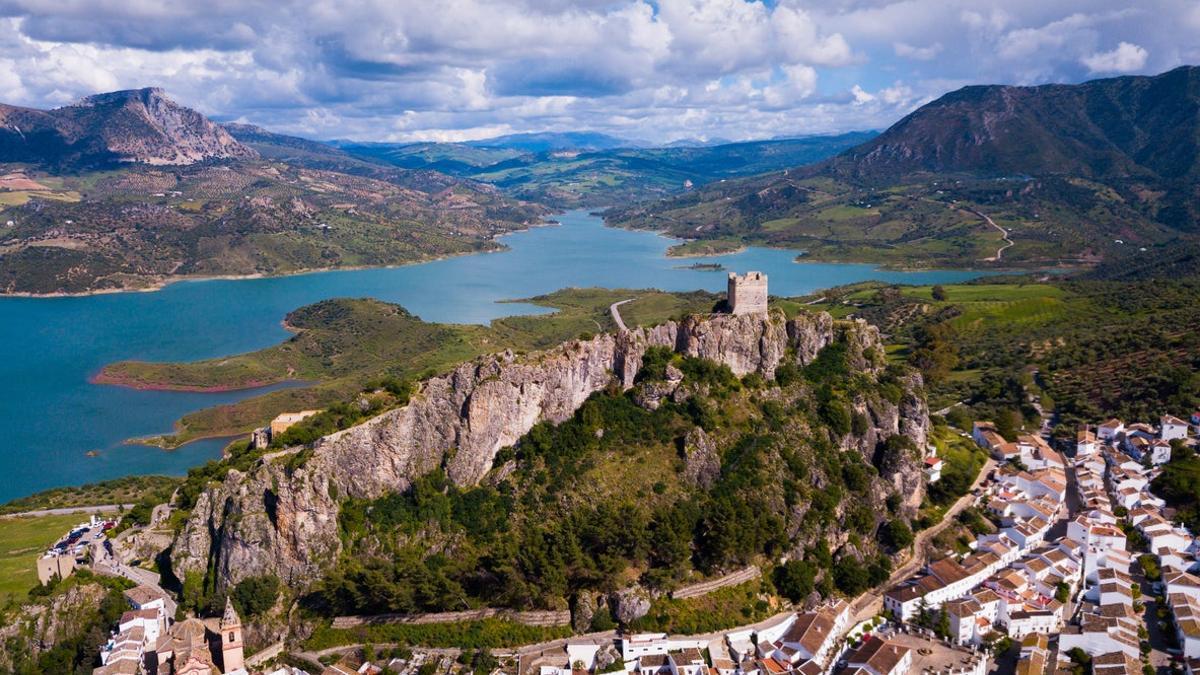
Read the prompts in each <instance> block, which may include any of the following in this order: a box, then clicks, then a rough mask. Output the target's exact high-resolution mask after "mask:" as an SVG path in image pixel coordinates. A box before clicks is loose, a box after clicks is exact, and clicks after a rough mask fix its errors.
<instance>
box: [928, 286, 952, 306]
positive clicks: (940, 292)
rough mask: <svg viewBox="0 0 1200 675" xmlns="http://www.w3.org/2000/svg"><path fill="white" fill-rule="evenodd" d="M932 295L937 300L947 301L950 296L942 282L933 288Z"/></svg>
mask: <svg viewBox="0 0 1200 675" xmlns="http://www.w3.org/2000/svg"><path fill="white" fill-rule="evenodd" d="M930 295H932V296H933V299H934V300H937V301H938V302H945V301H946V298H947V297H949V296H947V295H946V289H945V288H944V287H942V285H941V284H938V285H937V286H934V287H933V290H932V291H931V292H930Z"/></svg>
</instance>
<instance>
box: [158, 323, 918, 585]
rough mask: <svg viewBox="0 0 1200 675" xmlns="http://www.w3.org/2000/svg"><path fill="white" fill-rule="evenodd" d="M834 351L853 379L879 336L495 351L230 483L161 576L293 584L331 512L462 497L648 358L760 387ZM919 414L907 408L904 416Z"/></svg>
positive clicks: (316, 555) (214, 492)
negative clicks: (706, 365)
mask: <svg viewBox="0 0 1200 675" xmlns="http://www.w3.org/2000/svg"><path fill="white" fill-rule="evenodd" d="M835 339H838V340H845V341H846V343H847V345H849V346H850V350H849V351H850V358H851V359H852V360H854V362H855V363H858V364H859V365H860V366H861V367H862V368H868V369H869V368H875V367H877V366H878V365H881V361H882V350H881V349H879V347H878V334H877V332H875V331H874V330H873V329H871V328H870V327H868V326H867V325H866V324H864V323H861V322H851V323H839V324H835V323H834V322H833V320H832V319H831V318H830V317H829V315H827V314H814V315H808V314H805V315H800V316H798V317H796V318H794V319H791V320H788V319H785V318H784V317H783V315H782V314H779V313H773V314H771V315H767V316H728V315H719V316H710V317H689V318H687V319H684V320H683V321H680V322H667V323H664V324H662V325H659V326H655V327H653V328H638V329H636V330H630V331H622V332H621V333H618V334H616V335H609V334H604V335H599V336H597V337H594V338H592V339H589V340H576V341H572V342H568V343H565V344H563V345H560V346H559V347H557V348H554V349H551V350H548V351H544V352H539V353H535V354H530V355H527V356H518V355H516V354H513V353H512V352H503V353H500V354H495V355H491V356H486V357H481V358H478V359H475V360H473V361H470V362H467V363H463V364H461V365H460V366H458V367H457V368H455V369H454V370H453V371H452V372H450V373H448V374H446V375H442V376H439V377H434V378H432V379H430V380H428V381H426V382H425V383H424V384H423V386H422V387H421V389H420V391H419V392H418V393H417V394H416V395H415V396H414V397H413V399H412V401H411V402H410V403H409V404H408V405H407V406H405V407H403V408H399V409H396V410H392V411H389V412H386V413H384V414H382V415H379V416H377V417H375V418H373V419H371V420H369V421H367V422H364V423H363V424H360V425H358V426H355V427H352V428H350V429H346V430H345V431H341V432H338V433H335V434H333V435H330V436H328V437H325V438H322V439H320V440H319V441H317V442H316V443H315V444H314V445H313V447H311V448H308V449H304V450H303V453H304V454H303V455H302V457H303V458H304V461H302V462H301V461H298V459H299V458H297V457H294V456H293V455H294V454H295V453H296V452H299V451H300V449H292V451H291V452H292V454H287V453H284V454H283V455H282V456H278V457H272V458H269V459H264V460H263V461H262V462H260V463H259V464H257V465H256V466H254V467H252V468H251V469H250V470H249V471H248V472H247V473H242V472H239V471H230V472H229V474H228V475H227V476H226V477H225V479H224V481H223V482H222V483H221V484H220V485H217V486H214V487H212V488H210V489H209V490H207V491H206V492H205V493H204V494H202V495H201V496H200V498H199V500H198V501H197V504H196V506H195V508H194V509H193V511H192V514H191V517H190V518H189V520H188V522H187V523H186V525H185V526H184V528H183V530H182V532H181V533H180V534H179V535H178V537H177V538H176V540H175V542H174V545H173V548H172V567H173V571H174V572H175V574H176V575H177V576H178V577H179V578H180V579H184V578H186V577H189V576H192V575H200V576H204V575H205V574H213V575H215V576H214V578H212V579H211V580H210V581H212V582H213V583H215V586H216V588H218V589H223V588H225V587H227V586H228V585H229V584H231V583H236V582H237V581H239V580H241V579H243V578H246V577H248V576H252V575H256V574H263V573H273V574H276V575H277V576H279V577H280V579H282V580H283V581H284V582H285V583H287V584H289V585H291V586H294V587H302V586H305V585H307V584H308V583H310V582H311V581H312V580H314V579H316V578H318V575H319V573H320V572H321V570H323V569H324V568H325V567H327V566H328V565H329V564H330V563H332V562H333V561H334V560H335V558H336V556H337V555H338V553H339V551H340V549H341V544H340V541H339V539H338V524H337V519H338V509H339V506H338V505H339V502H340V500H342V499H345V498H347V497H354V498H362V499H374V498H378V497H381V496H383V495H386V494H389V493H393V492H396V491H402V490H404V489H406V488H407V487H408V486H409V485H410V483H411V481H412V479H413V478H415V477H417V476H420V475H422V474H425V473H428V472H430V471H433V470H434V469H438V468H442V469H444V470H445V471H446V474H447V476H448V477H449V478H450V480H452V481H453V482H454V483H456V484H458V485H474V484H476V483H478V482H479V481H480V480H481V479H483V477H484V476H485V474H487V473H488V472H489V471H490V470H491V469H492V467H493V463H494V460H495V458H496V455H497V453H498V452H499V451H500V450H501V449H502V448H504V447H506V446H511V445H513V444H514V443H516V442H517V441H518V440H519V439H520V438H521V436H523V435H524V434H525V433H526V432H528V431H529V430H530V428H532V427H533V425H534V424H536V423H538V422H540V421H543V420H548V421H551V422H555V423H558V422H562V421H563V420H566V419H568V418H569V417H570V416H571V415H572V414H574V412H575V411H576V410H577V409H578V408H579V407H580V406H581V405H582V404H583V402H584V401H585V400H586V399H587V398H588V397H589V396H591V395H592V394H593V393H595V392H597V391H600V390H602V389H604V388H605V387H608V386H610V385H613V384H615V385H617V386H620V387H623V388H625V389H628V388H630V387H632V386H633V384H634V377H635V376H636V374H637V373H638V370H639V369H640V368H641V364H642V358H643V355H644V354H645V352H646V350H647V349H648V348H649V347H651V346H655V345H662V346H668V347H671V348H672V349H674V350H675V351H677V352H679V353H681V354H686V355H689V356H696V357H702V358H706V359H711V360H713V361H717V362H720V363H723V364H725V365H727V366H729V368H730V369H731V370H732V371H733V372H734V373H736V374H738V375H744V374H747V373H751V372H757V373H760V374H762V375H763V376H764V377H767V378H770V377H773V375H774V373H775V370H776V368H778V366H779V365H780V364H781V363H782V362H783V361H784V359H789V358H790V359H794V360H795V361H796V362H798V363H800V364H806V363H808V362H811V361H812V360H813V359H814V358H816V355H817V353H818V352H819V351H820V350H821V349H822V348H823V347H825V346H826V345H828V344H829V343H830V342H832V341H833V340H835ZM923 405H924V403H923V402H920V404H919V405H918V404H915V403H914V404H911V405H909V406H908V408H909V410H908V412H920V411H923ZM893 412H894V413H895V415H894V418H889V419H887V420H881V421H880V424H879V426H882V427H884V428H885V429H886V430H887V431H892V430H893V429H896V430H899V429H900V428H901V425H902V424H910V425H911V424H913V423H912V422H907V421H902V420H901V417H902V414H901V412H900V411H899V409H897V410H896V411H893ZM917 424H918V426H920V425H921V424H927V420H926V421H924V422H920V423H917ZM892 432H893V433H897V432H898V431H892ZM700 445H702V444H700ZM710 450H711V448H710ZM710 459H712V458H708V459H705V460H704V462H702V463H700V464H697V470H696V476H695V478H696V480H697V481H698V482H703V481H704V480H706V479H707V478H708V475H709V474H710V473H712V470H711V469H712V467H711V466H709V465H710V464H711V461H709V460H710ZM718 466H719V465H718Z"/></svg>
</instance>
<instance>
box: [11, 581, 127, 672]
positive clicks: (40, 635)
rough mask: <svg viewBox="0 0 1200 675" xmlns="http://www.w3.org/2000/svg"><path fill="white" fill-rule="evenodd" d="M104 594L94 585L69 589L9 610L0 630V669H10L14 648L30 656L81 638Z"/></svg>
mask: <svg viewBox="0 0 1200 675" xmlns="http://www.w3.org/2000/svg"><path fill="white" fill-rule="evenodd" d="M106 593H107V592H106V591H105V589H104V587H103V586H101V585H100V584H98V583H95V582H87V583H80V584H76V585H73V586H71V587H70V588H68V589H67V590H66V591H65V592H63V593H60V594H58V595H55V596H54V597H52V598H50V599H48V600H42V601H40V602H32V603H29V604H25V605H23V606H21V607H19V608H16V609H13V610H11V611H10V613H9V615H8V616H7V617H6V621H5V625H4V626H3V627H0V670H3V671H5V672H9V671H12V670H13V665H14V663H13V659H14V656H15V654H14V653H13V652H11V651H10V650H11V649H13V648H14V647H16V648H19V649H27V650H28V653H29V654H30V656H32V657H34V658H36V657H37V656H38V655H39V654H42V653H43V652H46V651H49V650H50V649H53V648H54V647H55V646H56V645H58V644H59V643H61V642H64V641H66V640H71V639H75V638H78V637H80V636H82V635H83V633H84V630H85V629H86V628H87V625H88V621H89V619H90V618H91V616H92V615H93V614H94V612H95V610H96V607H97V606H98V605H99V604H100V602H101V600H103V599H104V596H105V595H106Z"/></svg>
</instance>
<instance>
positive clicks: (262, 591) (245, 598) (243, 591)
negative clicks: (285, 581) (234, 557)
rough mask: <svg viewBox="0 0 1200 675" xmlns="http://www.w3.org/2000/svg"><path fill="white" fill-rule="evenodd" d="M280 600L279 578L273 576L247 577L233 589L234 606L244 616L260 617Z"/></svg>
mask: <svg viewBox="0 0 1200 675" xmlns="http://www.w3.org/2000/svg"><path fill="white" fill-rule="evenodd" d="M278 599H279V578H278V577H276V576H275V575H273V574H265V575H262V576H255V577H246V578H245V579H243V580H241V581H240V582H238V584H237V585H236V586H234V587H233V604H234V605H236V606H237V609H238V611H239V612H241V614H242V615H244V616H248V617H254V616H258V615H259V614H262V613H263V612H265V611H267V610H269V609H271V608H272V607H274V606H275V601H276V600H278Z"/></svg>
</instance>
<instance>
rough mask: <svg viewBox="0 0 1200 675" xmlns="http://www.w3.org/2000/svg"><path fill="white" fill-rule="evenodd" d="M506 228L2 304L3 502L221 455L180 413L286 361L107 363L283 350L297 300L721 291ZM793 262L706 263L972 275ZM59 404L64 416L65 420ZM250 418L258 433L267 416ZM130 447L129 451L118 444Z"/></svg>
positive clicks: (638, 252)
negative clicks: (248, 364) (424, 244)
mask: <svg viewBox="0 0 1200 675" xmlns="http://www.w3.org/2000/svg"><path fill="white" fill-rule="evenodd" d="M508 235H512V236H511V237H509V236H508ZM502 236H503V237H504V238H499V239H498V241H497V242H496V244H495V245H492V246H489V249H491V250H489V251H479V252H480V253H483V252H499V251H504V255H495V256H492V255H479V256H475V255H455V256H443V257H442V259H440V260H438V261H433V262H428V263H427V264H418V263H406V264H404V265H394V266H386V267H387V269H378V268H376V267H371V268H359V269H357V270H350V269H346V268H337V269H335V270H334V271H337V272H344V273H343V274H333V273H329V274H326V273H324V272H325V271H306V272H296V273H289V274H287V275H275V276H277V277H280V278H274V279H270V280H268V279H264V278H263V277H264V275H239V277H240V278H238V281H242V282H243V283H237V284H234V283H216V284H205V283H195V284H188V283H177V282H179V281H189V280H192V279H194V277H193V278H180V279H172V280H170V283H166V284H165V285H166V286H168V287H169V288H168V289H167V290H164V291H163V292H162V293H148V292H144V291H145V290H146V289H138V290H139V291H140V292H127V293H114V292H112V291H108V293H109V294H110V296H111V297H105V298H102V299H100V298H85V297H84V298H76V299H74V300H71V301H63V302H34V301H13V302H3V301H2V300H0V341H2V342H3V344H4V346H5V348H6V350H7V354H8V355H9V358H8V359H6V360H5V364H4V365H3V367H0V377H4V378H5V379H6V381H8V382H10V383H12V386H11V387H10V388H9V391H8V392H7V397H6V399H5V403H6V410H7V413H6V414H5V415H3V416H0V433H2V434H4V435H5V437H6V439H7V440H8V444H7V445H8V446H9V447H10V448H11V449H12V451H11V452H9V453H8V454H6V455H5V457H6V460H7V461H8V462H9V467H10V470H9V473H8V476H7V477H6V480H5V481H3V482H0V499H5V498H15V497H19V496H22V495H24V494H28V493H33V492H37V491H39V490H42V489H46V488H50V487H55V486H61V485H77V484H82V483H88V482H95V481H98V480H107V479H110V478H116V477H119V476H128V475H141V474H162V473H168V474H171V475H179V474H182V473H185V472H186V470H187V469H188V468H189V467H192V466H197V465H200V464H203V463H204V462H205V461H208V460H209V459H211V458H212V457H214V456H217V455H218V454H219V451H220V447H218V446H219V445H221V444H223V443H224V442H225V441H223V440H205V439H208V438H210V437H211V438H212V439H224V438H227V436H228V433H229V428H228V427H226V428H224V429H222V430H220V432H219V433H213V434H205V431H206V430H207V427H206V428H203V429H202V428H197V429H195V430H191V429H184V428H183V427H178V426H174V425H173V422H178V421H179V420H181V419H183V418H185V417H187V416H188V415H190V414H192V413H194V412H196V411H199V410H203V409H214V408H218V409H219V408H225V407H229V408H230V410H234V409H238V410H243V409H249V408H247V407H246V406H250V407H253V406H254V405H257V404H256V403H243V402H244V401H249V400H251V399H254V398H257V397H258V396H260V395H262V394H264V393H266V392H268V391H270V389H271V388H272V387H267V388H257V387H255V386H254V385H258V384H266V383H269V382H273V383H274V386H276V387H278V386H281V385H280V383H278V382H275V380H276V379H277V378H279V377H284V376H285V372H284V371H286V363H288V361H287V360H286V359H285V360H284V361H282V362H280V364H281V365H280V367H279V368H278V370H279V372H275V370H273V369H272V370H264V371H255V370H247V371H229V372H227V373H226V376H227V377H226V378H225V379H220V378H211V379H210V378H208V377H200V378H193V379H191V380H190V381H189V380H180V382H181V383H182V384H183V386H174V385H172V382H170V381H169V380H170V379H171V378H169V377H166V376H163V375H161V374H159V373H158V372H156V371H154V370H152V369H141V368H129V369H115V368H114V369H109V370H107V371H105V370H103V369H104V367H105V366H106V365H112V364H117V363H120V362H123V361H143V362H147V363H174V362H192V361H209V360H213V359H220V358H224V357H227V356H228V355H233V354H244V353H249V352H254V351H258V350H261V349H265V348H267V347H271V346H274V345H276V344H283V343H284V342H285V341H286V340H287V339H288V336H289V334H290V333H292V332H293V331H294V327H292V326H288V325H286V320H285V317H286V316H287V314H288V312H291V311H292V310H294V309H296V308H297V307H304V306H307V305H311V304H313V303H318V302H321V301H324V300H328V299H333V298H375V299H378V300H379V301H382V302H387V303H392V304H396V305H400V306H403V307H405V308H406V309H408V311H409V312H410V313H411V314H413V315H414V316H416V317H418V318H420V319H421V320H423V321H426V322H433V323H447V324H451V323H453V324H471V325H486V324H488V323H490V322H492V321H495V320H496V319H498V318H501V317H508V316H514V315H526V314H528V315H536V314H542V313H545V312H547V311H552V310H545V309H544V308H542V307H536V306H535V305H526V304H523V303H522V304H510V302H504V301H506V300H508V301H512V302H521V300H520V299H525V300H524V302H529V299H532V298H535V297H537V296H540V295H546V294H550V293H553V292H554V291H555V290H556V289H561V288H568V287H575V288H658V289H662V290H664V291H668V292H688V291H695V290H705V291H709V292H722V291H724V287H725V279H724V278H723V276H724V275H722V274H719V273H717V274H714V273H712V272H711V271H708V270H706V269H678V268H679V267H681V261H679V260H676V259H670V258H668V257H667V256H666V255H665V251H666V249H667V248H668V247H669V246H671V245H673V244H675V243H678V242H679V240H678V239H676V238H674V237H669V236H662V235H660V234H658V233H650V232H648V231H645V230H642V231H640V232H639V231H635V230H628V229H625V228H616V227H607V226H605V225H604V224H603V223H602V222H601V220H600V219H599V218H597V217H595V216H590V215H588V214H586V213H583V212H581V211H579V210H576V211H569V212H567V213H565V214H562V215H557V214H555V215H551V216H547V217H546V218H545V220H544V221H542V222H539V223H537V224H536V225H533V226H530V227H527V228H526V229H525V230H524V231H513V232H506V233H505V234H504V235H502ZM794 255H795V252H794V251H790V252H786V251H780V250H775V249H767V248H760V247H748V248H747V249H746V250H745V251H744V252H742V253H741V254H739V255H736V256H724V257H717V258H710V259H708V260H709V261H712V262H720V263H722V264H723V265H724V266H725V268H726V269H728V270H731V271H733V270H736V271H738V272H739V273H741V272H743V271H746V270H760V271H762V272H764V273H766V274H769V275H771V286H772V290H773V292H774V294H776V295H778V296H780V297H784V296H789V297H790V296H799V295H804V294H807V293H809V292H811V291H812V290H814V289H816V288H826V287H829V286H836V285H842V284H847V283H853V282H855V281H860V280H867V279H877V280H881V281H886V282H889V283H912V284H927V283H954V282H955V280H966V279H970V278H974V277H976V276H979V274H978V273H973V272H949V273H932V274H931V273H921V274H915V275H908V274H899V273H893V272H882V271H875V270H873V269H871V267H870V266H863V265H857V266H848V265H847V266H836V265H830V266H824V267H823V266H821V265H797V264H795V261H794V260H793V258H794ZM689 262H695V261H689ZM701 262H704V260H703V259H702V260H701ZM810 262H811V261H810ZM682 266H683V267H685V268H686V267H687V266H688V262H684V263H682ZM248 276H252V277H254V278H246V277H248ZM90 295H100V293H92V294H90ZM214 363H215V362H214ZM306 374H308V375H313V373H308V372H306ZM239 375H240V377H241V378H242V379H241V380H238V377H239ZM291 377H292V378H295V376H294V375H293V376H291ZM305 379H307V380H318V381H319V380H320V379H321V377H319V376H313V377H307V378H305ZM251 380H253V381H251ZM191 385H197V386H191ZM211 385H217V386H211ZM64 413H66V414H69V415H70V419H71V421H72V423H71V424H70V425H66V424H63V415H64ZM245 419H249V418H245ZM254 421H255V422H256V423H257V424H258V426H261V423H262V422H263V421H264V420H259V419H257V418H256V419H255V420H254ZM214 431H215V429H214ZM194 434H195V435H194ZM201 436H203V438H201ZM126 440H128V441H130V444H129V445H122V444H123V442H124V441H126ZM185 440H186V441H187V443H182V442H183V441H185ZM164 447H165V448H170V450H168V451H164V450H163V449H162V448H164ZM96 448H101V449H103V450H102V451H101V452H100V454H99V456H98V457H95V458H91V459H88V460H86V461H84V460H83V459H82V458H83V455H84V453H85V452H86V451H88V450H93V449H96Z"/></svg>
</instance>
